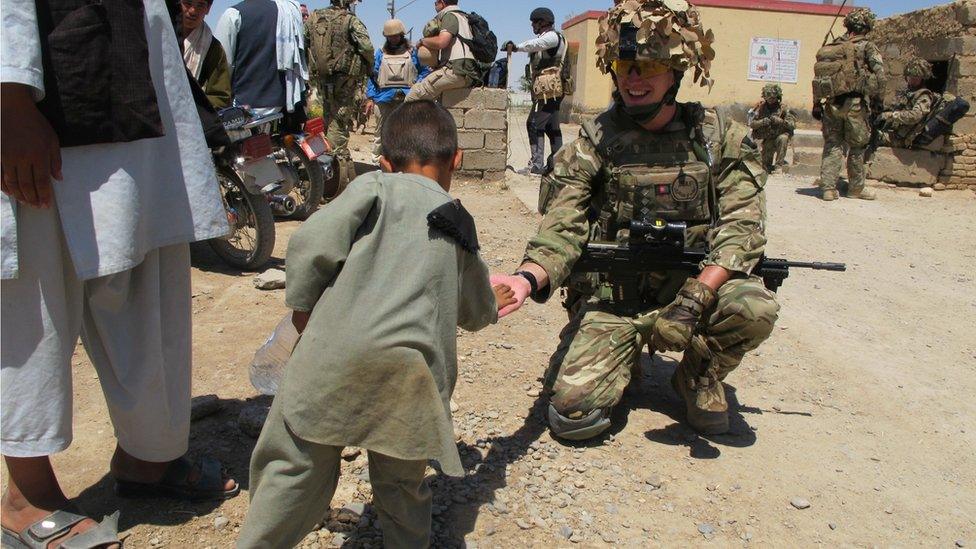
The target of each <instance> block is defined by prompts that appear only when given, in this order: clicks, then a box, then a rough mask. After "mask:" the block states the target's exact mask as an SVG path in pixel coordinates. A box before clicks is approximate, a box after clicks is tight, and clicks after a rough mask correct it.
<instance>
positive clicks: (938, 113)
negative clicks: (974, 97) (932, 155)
mask: <svg viewBox="0 0 976 549" xmlns="http://www.w3.org/2000/svg"><path fill="white" fill-rule="evenodd" d="M967 112H969V101H966V100H965V99H963V98H961V97H953V96H952V95H950V94H945V95H943V96H942V97H941V98H940V99H939V100H938V101H936V103H935V104H934V105H932V112H930V113H929V116H928V119H927V120H926V122H925V128H924V129H923V130H922V132H921V133H920V134H919V135H918V136H917V137H916V138H915V142H914V143H913V145H914V146H916V147H924V146H925V145H928V144H930V143H932V142H933V141H935V140H936V139H937V138H938V137H939V136H941V135H946V134H948V133H949V132H951V131H952V125H953V124H955V123H956V122H958V121H959V120H960V119H961V118H962V117H963V116H966V113H967Z"/></svg>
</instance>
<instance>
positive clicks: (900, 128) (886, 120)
mask: <svg viewBox="0 0 976 549" xmlns="http://www.w3.org/2000/svg"><path fill="white" fill-rule="evenodd" d="M930 78H932V65H931V64H929V62H928V61H926V60H924V59H919V58H917V57H916V58H912V59H909V60H908V63H906V64H905V83H906V84H908V87H907V88H906V89H904V90H901V91H899V92H898V94H897V97H896V99H895V103H894V104H893V105H892V109H891V110H890V111H885V112H884V113H882V114H881V120H880V125H881V127H880V134H879V139H878V142H879V144H880V145H882V146H885V147H901V148H906V149H907V148H911V147H912V145H913V143H914V141H915V138H916V137H918V136H919V135H920V134H921V133H922V132H923V131H924V130H925V123H926V121H928V119H929V115H930V114H931V113H932V109H933V108H934V106H935V105H936V103H938V102H939V96H938V94H936V93H935V92H933V91H932V90H930V89H928V88H926V87H925V81H926V80H928V79H930Z"/></svg>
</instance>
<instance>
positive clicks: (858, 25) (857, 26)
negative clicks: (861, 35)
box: [844, 8, 875, 32]
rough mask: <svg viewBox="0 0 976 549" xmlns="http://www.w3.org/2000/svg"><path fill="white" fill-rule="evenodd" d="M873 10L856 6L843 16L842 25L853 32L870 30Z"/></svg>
mask: <svg viewBox="0 0 976 549" xmlns="http://www.w3.org/2000/svg"><path fill="white" fill-rule="evenodd" d="M874 20H875V17H874V12H872V11H871V10H869V9H868V8H857V9H856V10H854V11H852V12H851V13H848V14H847V17H844V26H845V27H847V30H850V31H854V32H870V31H871V29H873V28H874Z"/></svg>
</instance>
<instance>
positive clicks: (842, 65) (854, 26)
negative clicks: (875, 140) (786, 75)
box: [811, 8, 886, 201]
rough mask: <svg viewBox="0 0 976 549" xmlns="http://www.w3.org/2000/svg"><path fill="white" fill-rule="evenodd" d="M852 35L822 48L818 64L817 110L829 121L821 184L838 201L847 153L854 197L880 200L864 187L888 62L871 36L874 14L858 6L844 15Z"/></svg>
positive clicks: (826, 197)
mask: <svg viewBox="0 0 976 549" xmlns="http://www.w3.org/2000/svg"><path fill="white" fill-rule="evenodd" d="M844 27H846V28H847V34H845V35H844V36H841V37H839V38H837V39H836V40H834V41H833V42H831V43H830V44H827V45H825V46H824V47H822V48H820V50H819V51H818V52H817V63H816V64H815V65H814V69H813V72H814V80H813V100H814V105H813V112H812V113H811V114H812V115H813V117H814V118H816V119H817V120H821V121H822V123H823V137H824V150H823V160H822V162H821V167H820V189H821V190H822V192H823V194H822V198H823V199H824V200H826V201H830V200H837V198H838V197H839V196H840V195H839V194H838V192H837V179H838V178H839V177H840V169H841V166H842V165H843V161H844V151H843V149H844V147H845V146H846V147H847V148H848V153H847V177H848V179H849V181H850V187H849V188H848V191H847V196H848V198H861V199H864V200H874V198H875V193H874V191H873V190H871V189H867V188H865V187H864V179H865V169H864V153H865V150H866V149H867V146H868V144H869V143H870V142H871V110H872V108H876V107H878V106H880V105H881V97H882V95H883V94H884V82H885V78H886V77H885V67H884V61H883V60H882V58H881V52H880V51H878V47H877V46H876V45H875V44H874V43H873V42H871V41H870V40H868V39H867V36H866V35H867V33H869V32H870V31H871V29H872V28H873V27H874V13H872V12H871V10H869V9H866V8H858V9H856V10H854V11H852V12H850V13H849V14H847V17H845V18H844Z"/></svg>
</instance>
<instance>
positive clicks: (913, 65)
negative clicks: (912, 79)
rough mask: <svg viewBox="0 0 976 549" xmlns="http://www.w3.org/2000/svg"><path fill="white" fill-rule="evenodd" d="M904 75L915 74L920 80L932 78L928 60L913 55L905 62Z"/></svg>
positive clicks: (930, 65)
mask: <svg viewBox="0 0 976 549" xmlns="http://www.w3.org/2000/svg"><path fill="white" fill-rule="evenodd" d="M905 76H917V77H919V78H921V79H922V80H928V79H929V78H932V64H931V63H929V62H928V61H926V60H924V59H921V58H918V57H913V58H911V59H909V60H908V62H907V63H905Z"/></svg>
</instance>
